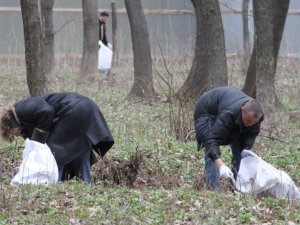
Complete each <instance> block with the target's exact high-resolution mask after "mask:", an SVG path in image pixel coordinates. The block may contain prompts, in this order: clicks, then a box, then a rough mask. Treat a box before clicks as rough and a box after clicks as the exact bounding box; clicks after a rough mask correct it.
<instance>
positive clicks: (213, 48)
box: [177, 0, 228, 101]
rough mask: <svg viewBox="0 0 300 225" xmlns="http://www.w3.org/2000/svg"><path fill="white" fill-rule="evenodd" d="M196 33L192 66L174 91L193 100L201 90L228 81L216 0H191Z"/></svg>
mask: <svg viewBox="0 0 300 225" xmlns="http://www.w3.org/2000/svg"><path fill="white" fill-rule="evenodd" d="M192 3H193V5H194V9H195V14H196V24H197V29H196V31H197V36H196V49H195V55H194V60H193V64H192V68H191V70H190V73H189V75H188V77H187V80H186V81H185V83H184V84H183V86H182V87H181V88H180V90H179V91H178V93H177V94H178V96H179V97H180V99H181V100H188V99H189V100H191V101H194V100H196V99H197V98H198V97H199V95H201V94H202V93H203V92H204V91H205V90H208V89H212V88H214V87H218V86H225V85H227V82H228V77H227V61H226V52H225V40H224V31H223V25H222V18H221V11H220V7H219V2H218V1H217V0H192Z"/></svg>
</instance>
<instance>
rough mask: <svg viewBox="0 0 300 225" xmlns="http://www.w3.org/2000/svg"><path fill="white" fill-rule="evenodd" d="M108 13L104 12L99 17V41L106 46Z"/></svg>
mask: <svg viewBox="0 0 300 225" xmlns="http://www.w3.org/2000/svg"><path fill="white" fill-rule="evenodd" d="M108 16H109V15H108V13H107V12H105V11H103V12H101V13H100V17H99V41H102V43H103V44H104V45H106V46H107V45H108V42H107V39H106V24H105V22H106V20H107V18H108Z"/></svg>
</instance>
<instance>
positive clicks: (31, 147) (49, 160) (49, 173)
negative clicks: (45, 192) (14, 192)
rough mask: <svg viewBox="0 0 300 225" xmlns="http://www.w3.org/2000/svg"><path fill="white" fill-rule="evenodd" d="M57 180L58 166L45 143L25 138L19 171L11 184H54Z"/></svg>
mask: <svg viewBox="0 0 300 225" xmlns="http://www.w3.org/2000/svg"><path fill="white" fill-rule="evenodd" d="M57 181H58V167H57V164H56V161H55V159H54V156H53V154H52V152H51V150H50V148H49V147H48V145H47V144H42V143H39V142H36V141H32V140H29V139H26V141H25V148H24V150H23V154H22V163H21V165H20V168H19V172H18V173H17V174H16V175H15V177H14V178H13V179H12V181H11V185H13V186H19V185H22V184H46V185H47V184H55V183H57Z"/></svg>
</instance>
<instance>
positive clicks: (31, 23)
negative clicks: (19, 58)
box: [20, 0, 47, 96]
mask: <svg viewBox="0 0 300 225" xmlns="http://www.w3.org/2000/svg"><path fill="white" fill-rule="evenodd" d="M20 3H21V11H22V19H23V28H24V45H25V59H26V72H27V84H28V88H29V93H30V95H31V96H37V95H42V94H44V93H45V92H46V91H47V87H46V75H45V70H44V60H43V54H42V53H43V52H42V49H43V48H42V28H41V21H40V17H39V11H38V0H20Z"/></svg>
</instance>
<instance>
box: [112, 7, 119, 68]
mask: <svg viewBox="0 0 300 225" xmlns="http://www.w3.org/2000/svg"><path fill="white" fill-rule="evenodd" d="M117 24H118V23H117V13H116V4H115V2H112V3H111V29H112V47H113V51H114V54H113V60H112V67H113V66H118V61H117V49H118V46H117V45H118V41H117Z"/></svg>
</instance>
